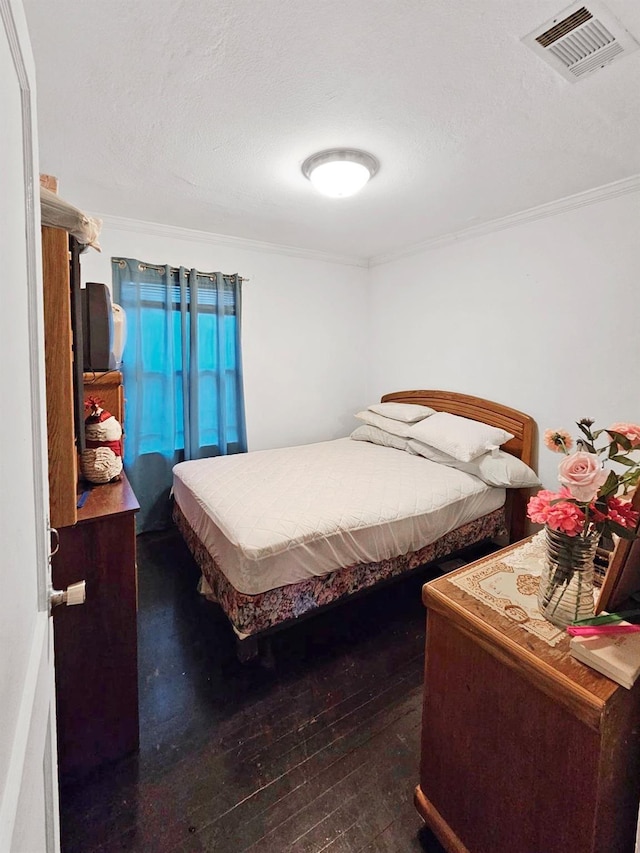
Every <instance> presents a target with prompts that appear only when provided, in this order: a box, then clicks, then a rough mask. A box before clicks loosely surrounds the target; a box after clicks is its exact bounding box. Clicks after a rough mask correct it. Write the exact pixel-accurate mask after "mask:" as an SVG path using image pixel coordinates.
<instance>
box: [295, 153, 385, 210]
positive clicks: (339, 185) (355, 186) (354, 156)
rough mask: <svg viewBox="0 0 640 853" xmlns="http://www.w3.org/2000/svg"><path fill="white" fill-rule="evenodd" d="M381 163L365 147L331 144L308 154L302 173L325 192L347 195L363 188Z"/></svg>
mask: <svg viewBox="0 0 640 853" xmlns="http://www.w3.org/2000/svg"><path fill="white" fill-rule="evenodd" d="M379 167H380V164H379V163H378V161H377V160H376V158H375V157H373V156H372V155H371V154H367V153H366V152H365V151H357V150H356V149H355V148H332V149H330V150H329V151H320V152H319V153H318V154H312V155H311V157H307V159H306V160H305V161H304V163H303V164H302V174H303V175H304V176H305V177H306V178H309V180H310V181H311V183H312V184H313V186H314V187H315V188H316V189H317V190H318V192H321V193H322V194H323V195H326V196H330V197H331V198H346V197H347V196H350V195H354V194H355V193H357V192H358V191H359V190H361V189H362V187H363V186H364V185H365V184H366V183H367V181H368V180H369V179H370V178H372V177H373V176H374V175H375V173H376V172H377V171H378V169H379Z"/></svg>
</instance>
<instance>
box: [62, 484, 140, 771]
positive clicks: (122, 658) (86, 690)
mask: <svg viewBox="0 0 640 853" xmlns="http://www.w3.org/2000/svg"><path fill="white" fill-rule="evenodd" d="M81 488H87V486H83V487H81ZM138 509H139V506H138V502H137V501H136V498H135V495H134V494H133V492H132V490H131V487H130V485H129V483H128V481H127V479H126V477H124V476H123V478H122V480H121V481H120V482H116V483H107V484H105V485H101V486H93V487H91V491H90V493H89V496H88V498H87V500H86V503H85V504H84V506H83V507H82V508H81V509H79V510H78V521H77V524H76V525H75V526H74V527H64V528H61V529H60V530H59V535H60V550H59V552H58V553H57V554H56V555H55V556H54V557H53V560H52V572H53V584H54V586H55V588H56V589H65V588H66V587H67V586H69V584H72V583H74V582H76V581H78V580H81V579H84V580H86V585H87V586H86V590H87V599H86V602H85V603H84V604H83V605H82V606H80V607H59V608H56V611H55V631H54V643H55V661H56V703H57V719H58V756H59V765H60V772H61V773H62V774H63V775H68V774H79V773H84V772H86V771H88V770H90V769H92V768H93V767H95V766H97V765H98V764H101V763H102V762H105V761H111V760H114V759H116V758H120V757H121V756H123V755H125V754H126V753H128V752H131V751H133V750H135V749H137V748H138V656H137V575H136V540H135V513H136V512H137V511H138Z"/></svg>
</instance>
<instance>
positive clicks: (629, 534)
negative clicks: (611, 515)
mask: <svg viewBox="0 0 640 853" xmlns="http://www.w3.org/2000/svg"><path fill="white" fill-rule="evenodd" d="M607 525H608V526H609V529H610V530H611V532H612V533H615V534H616V536H619V537H620V538H621V539H637V538H638V534H637V533H636V531H635V530H634V529H633V528H631V529H629V528H628V527H623V526H622V525H621V524H618V522H617V521H611V519H607Z"/></svg>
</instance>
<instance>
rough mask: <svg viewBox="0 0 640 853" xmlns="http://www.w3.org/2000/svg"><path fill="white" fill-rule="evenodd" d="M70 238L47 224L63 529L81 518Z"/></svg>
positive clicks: (50, 385) (47, 336) (45, 271)
mask: <svg viewBox="0 0 640 853" xmlns="http://www.w3.org/2000/svg"><path fill="white" fill-rule="evenodd" d="M68 241H69V238H68V235H67V232H66V231H61V230H60V229H59V228H49V227H46V226H44V227H43V228H42V280H43V288H44V345H45V382H46V394H47V444H48V457H49V511H50V516H51V526H52V527H56V528H58V529H59V528H61V527H66V526H68V525H71V524H75V522H76V483H77V481H78V467H77V465H78V462H77V453H76V444H75V432H74V422H73V373H72V371H73V350H72V337H71V301H70V291H69V245H68Z"/></svg>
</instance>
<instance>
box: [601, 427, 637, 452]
mask: <svg viewBox="0 0 640 853" xmlns="http://www.w3.org/2000/svg"><path fill="white" fill-rule="evenodd" d="M605 432H607V433H608V434H609V435H610V436H611V438H612V439H613V440H614V441H615V443H616V444H618V445H619V446H620V447H622V448H624V449H625V450H633V445H632V444H631V442H630V441H629V439H628V438H627V436H626V435H622V433H621V432H615V431H614V430H610V429H607V430H605Z"/></svg>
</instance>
